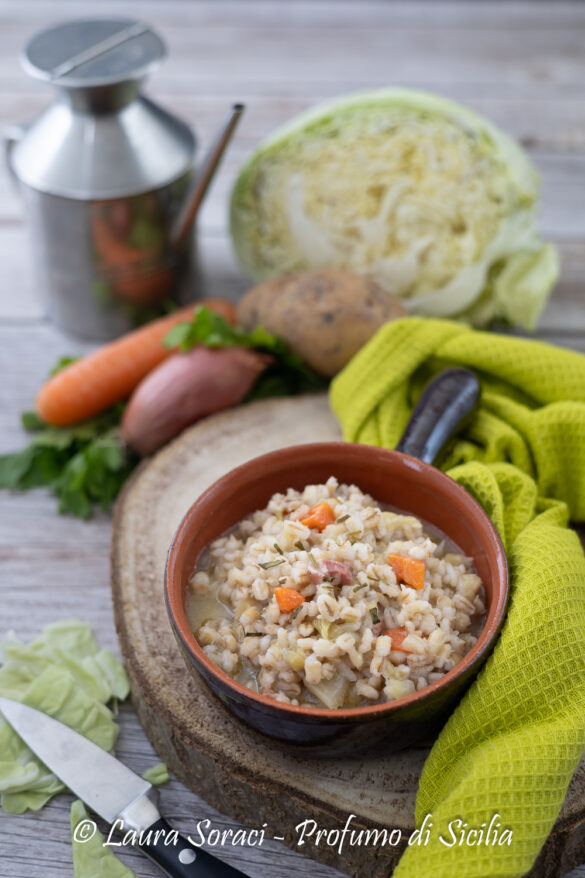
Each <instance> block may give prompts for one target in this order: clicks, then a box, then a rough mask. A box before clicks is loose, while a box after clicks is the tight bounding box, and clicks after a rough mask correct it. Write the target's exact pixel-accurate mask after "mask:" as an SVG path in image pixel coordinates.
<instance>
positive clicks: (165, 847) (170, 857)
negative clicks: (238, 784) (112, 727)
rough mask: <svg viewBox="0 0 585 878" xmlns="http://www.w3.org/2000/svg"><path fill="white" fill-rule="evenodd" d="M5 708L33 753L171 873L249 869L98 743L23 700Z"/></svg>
mask: <svg viewBox="0 0 585 878" xmlns="http://www.w3.org/2000/svg"><path fill="white" fill-rule="evenodd" d="M0 711H1V712H2V714H3V715H4V717H5V719H6V720H7V721H8V722H9V723H10V725H11V726H12V727H13V729H14V730H15V732H16V733H17V734H18V735H19V736H20V737H21V738H22V740H23V741H24V742H25V744H27V745H28V747H30V749H31V750H32V751H33V753H35V754H36V756H38V758H39V759H40V760H41V762H43V763H44V764H45V765H46V766H47V768H49V769H50V770H51V771H52V772H53V773H54V774H56V775H57V777H58V778H59V780H61V781H63V783H64V784H65V785H66V786H67V787H68V788H69V789H70V790H71V792H73V793H75V795H76V796H78V798H80V799H82V800H83V801H84V802H85V803H86V805H88V806H89V807H90V808H91V810H92V811H95V813H96V814H98V815H99V816H100V817H102V818H103V819H104V820H105V821H106V822H107V823H110V824H113V825H115V826H116V828H117V829H119V830H120V831H122V832H128V831H131V832H134V833H135V834H136V835H135V837H136V839H137V845H138V847H139V848H140V849H141V850H142V851H143V852H144V853H145V854H146V855H147V856H149V857H150V858H151V860H153V861H154V862H155V863H156V864H157V865H158V866H159V867H160V868H161V869H162V870H163V871H164V872H166V873H167V875H169V876H171V878H236V876H243V875H244V873H243V872H240V871H239V869H235V868H233V867H232V866H228V864H227V863H224V862H222V861H221V860H218V859H217V858H216V857H214V856H212V855H211V854H209V853H207V851H204V850H202V849H201V848H200V847H196V846H195V845H194V844H193V843H192V842H191V841H190V840H189V839H188V838H186V837H185V836H183V835H180V834H179V833H178V832H177V831H176V830H174V829H173V828H172V827H171V826H170V825H169V824H168V823H167V822H166V820H164V819H163V818H162V817H161V816H160V814H159V812H158V809H157V808H156V806H155V805H154V803H153V802H152V801H151V800H150V799H149V798H148V795H147V794H148V792H150V790H152V785H151V784H150V783H148V781H145V780H144V779H143V778H141V777H139V776H138V775H137V774H134V772H133V771H131V770H130V769H129V768H126V766H125V765H124V764H123V763H122V762H120V761H119V760H118V759H116V758H115V756H112V755H111V754H110V753H107V752H106V751H105V750H102V748H101V747H98V746H97V744H94V743H93V742H92V741H90V740H88V739H87V738H85V737H84V736H83V735H80V734H79V733H78V732H76V731H74V730H73V729H70V728H69V726H66V725H64V723H61V722H59V720H56V719H53V717H51V716H49V715H48V714H46V713H43V712H42V711H39V710H35V709H34V708H32V707H29V706H28V705H26V704H21V702H20V701H14V700H13V699H11V698H4V697H2V696H0Z"/></svg>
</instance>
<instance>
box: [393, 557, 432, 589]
mask: <svg viewBox="0 0 585 878" xmlns="http://www.w3.org/2000/svg"><path fill="white" fill-rule="evenodd" d="M388 564H389V565H390V567H391V568H392V570H393V571H394V573H395V574H396V578H397V579H399V580H400V581H401V582H403V583H404V584H405V585H410V586H411V587H412V588H424V584H425V562H424V561H419V560H418V558H409V557H407V556H405V555H392V554H391V553H388Z"/></svg>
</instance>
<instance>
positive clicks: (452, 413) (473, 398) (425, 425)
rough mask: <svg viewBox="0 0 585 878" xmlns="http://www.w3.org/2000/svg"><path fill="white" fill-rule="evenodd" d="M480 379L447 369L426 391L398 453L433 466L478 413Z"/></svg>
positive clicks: (460, 370)
mask: <svg viewBox="0 0 585 878" xmlns="http://www.w3.org/2000/svg"><path fill="white" fill-rule="evenodd" d="M480 395H481V385H480V383H479V380H478V379H477V378H476V376H475V375H474V374H473V372H470V371H469V369H459V368H453V369H445V371H444V372H440V373H439V375H437V377H436V378H435V379H434V380H433V381H431V383H430V384H429V385H428V387H427V388H426V389H425V390H424V391H423V393H422V395H421V397H420V399H419V401H418V403H417V405H416V408H415V409H414V411H413V413H412V415H411V416H410V420H409V422H408V424H407V425H406V428H405V430H404V433H403V434H402V439H401V440H400V442H399V443H398V445H397V447H396V450H397V451H402V452H403V453H404V454H410V455H411V457H417V458H418V459H419V460H422V461H424V462H425V463H433V462H434V461H435V459H436V457H437V455H438V454H439V452H440V451H441V449H442V448H443V446H444V445H445V443H446V442H447V441H448V440H449V439H450V438H451V437H452V436H453V435H454V434H455V433H456V432H457V431H458V430H459V429H461V427H462V426H464V424H465V423H466V422H467V421H468V420H469V418H470V417H471V416H472V415H473V413H474V412H475V410H476V408H477V406H478V403H479V398H480Z"/></svg>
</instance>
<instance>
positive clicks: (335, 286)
mask: <svg viewBox="0 0 585 878" xmlns="http://www.w3.org/2000/svg"><path fill="white" fill-rule="evenodd" d="M404 314H405V311H404V308H403V307H402V304H401V303H400V301H399V300H398V299H396V298H395V297H394V296H392V295H390V293H386V292H385V291H384V290H383V289H382V288H381V287H380V286H378V284H377V283H375V282H374V281H373V280H371V279H370V278H367V277H362V276H360V275H357V274H352V273H351V272H348V271H339V270H338V269H334V268H324V269H320V270H315V271H306V272H300V273H299V274H289V275H285V276H284V277H278V278H274V279H273V280H269V281H265V282H264V283H261V284H258V286H255V287H252V289H250V290H248V292H247V293H246V294H245V295H244V297H243V298H242V299H241V301H240V302H239V304H238V306H237V315H238V322H239V323H240V324H241V325H242V326H244V327H245V328H246V329H254V327H256V326H257V325H258V324H262V326H264V328H265V329H267V330H269V331H270V332H273V333H274V334H275V335H279V336H280V337H281V338H283V339H284V340H285V341H286V342H287V343H288V345H289V346H290V348H291V349H292V350H293V351H294V352H295V353H297V354H299V355H300V356H301V357H303V359H304V360H306V362H307V363H308V364H309V365H310V366H312V367H313V369H314V370H315V371H316V372H319V373H320V374H321V375H326V376H328V377H330V376H333V375H336V374H337V372H339V371H340V370H341V369H343V367H344V366H345V365H346V363H348V362H349V361H350V360H351V358H352V357H353V355H354V354H355V353H356V352H357V351H358V350H359V349H360V348H361V347H362V346H363V345H364V344H365V343H366V342H367V341H368V339H370V338H371V337H372V335H374V333H375V332H376V330H377V329H379V328H380V326H382V325H383V324H384V323H387V322H388V321H389V320H396V319H397V318H398V317H402V316H404Z"/></svg>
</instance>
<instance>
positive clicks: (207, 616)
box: [186, 477, 486, 710]
mask: <svg viewBox="0 0 585 878" xmlns="http://www.w3.org/2000/svg"><path fill="white" fill-rule="evenodd" d="M186 612H187V616H188V619H189V624H190V627H191V630H192V631H193V634H194V635H195V637H196V639H197V641H198V643H199V645H200V646H201V648H202V649H203V651H204V652H205V654H206V655H207V657H208V658H209V659H210V660H211V661H212V662H214V663H215V664H216V665H217V666H218V667H220V668H221V669H222V670H224V671H225V672H226V673H227V674H229V675H230V676H232V677H233V678H234V679H235V680H237V681H238V682H239V683H241V684H243V685H244V686H246V687H248V688H249V689H251V690H253V691H256V692H258V693H260V694H262V695H266V696H269V697H271V698H274V699H275V700H276V701H278V702H280V703H283V704H290V705H301V706H307V707H320V708H330V709H332V710H335V709H341V708H352V707H362V706H365V705H372V704H380V703H384V702H390V701H394V700H397V699H400V698H403V697H405V696H408V695H411V694H412V693H414V692H418V691H420V690H421V689H424V688H425V687H426V686H428V685H430V684H431V683H433V682H435V681H437V680H439V679H440V678H441V677H442V676H443V675H444V674H446V673H447V672H448V671H450V670H451V669H452V668H453V667H455V665H456V664H457V663H458V662H459V661H461V659H462V658H463V657H464V656H465V655H466V654H467V653H468V652H469V650H470V649H471V648H472V646H473V644H474V643H475V642H476V640H477V637H478V635H479V633H480V631H481V628H482V627H483V624H484V622H485V617H486V608H485V595H484V590H483V587H482V582H481V580H480V578H479V576H478V575H477V573H476V571H475V568H474V566H473V561H472V559H470V558H468V557H466V556H465V555H464V554H462V553H461V552H460V550H459V549H458V548H457V547H456V546H455V545H454V544H453V543H452V542H451V541H449V540H448V539H447V538H446V537H445V536H444V535H443V534H442V533H441V532H440V531H438V529H437V528H435V527H432V526H430V525H428V524H427V523H426V522H424V521H422V520H420V519H418V518H416V517H415V516H413V515H409V514H404V513H401V512H399V511H396V510H394V509H389V508H387V507H384V506H383V505H381V504H378V503H376V501H375V500H374V499H373V498H372V497H371V496H369V495H368V494H365V493H363V492H362V491H361V490H360V489H359V488H358V487H356V486H355V485H347V484H339V482H338V481H337V479H335V478H334V477H331V478H329V479H328V480H327V482H325V484H320V485H309V486H307V487H306V488H304V490H302V491H296V490H293V489H292V488H290V489H288V490H287V491H286V493H276V494H274V495H273V496H272V497H271V498H270V500H269V502H268V504H267V506H266V507H265V508H264V509H262V510H259V511H257V512H254V513H253V514H251V515H249V516H247V517H246V518H244V519H243V520H242V521H240V522H239V523H238V524H237V525H236V526H235V527H233V528H231V529H230V530H229V531H228V532H226V533H224V534H223V535H222V536H220V537H219V538H217V539H215V540H213V542H211V543H210V544H209V545H208V546H207V548H206V549H205V551H204V552H203V553H202V554H201V555H200V557H199V558H198V561H197V564H196V567H195V569H194V571H193V573H192V575H191V577H190V580H189V589H188V593H187V597H186Z"/></svg>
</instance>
